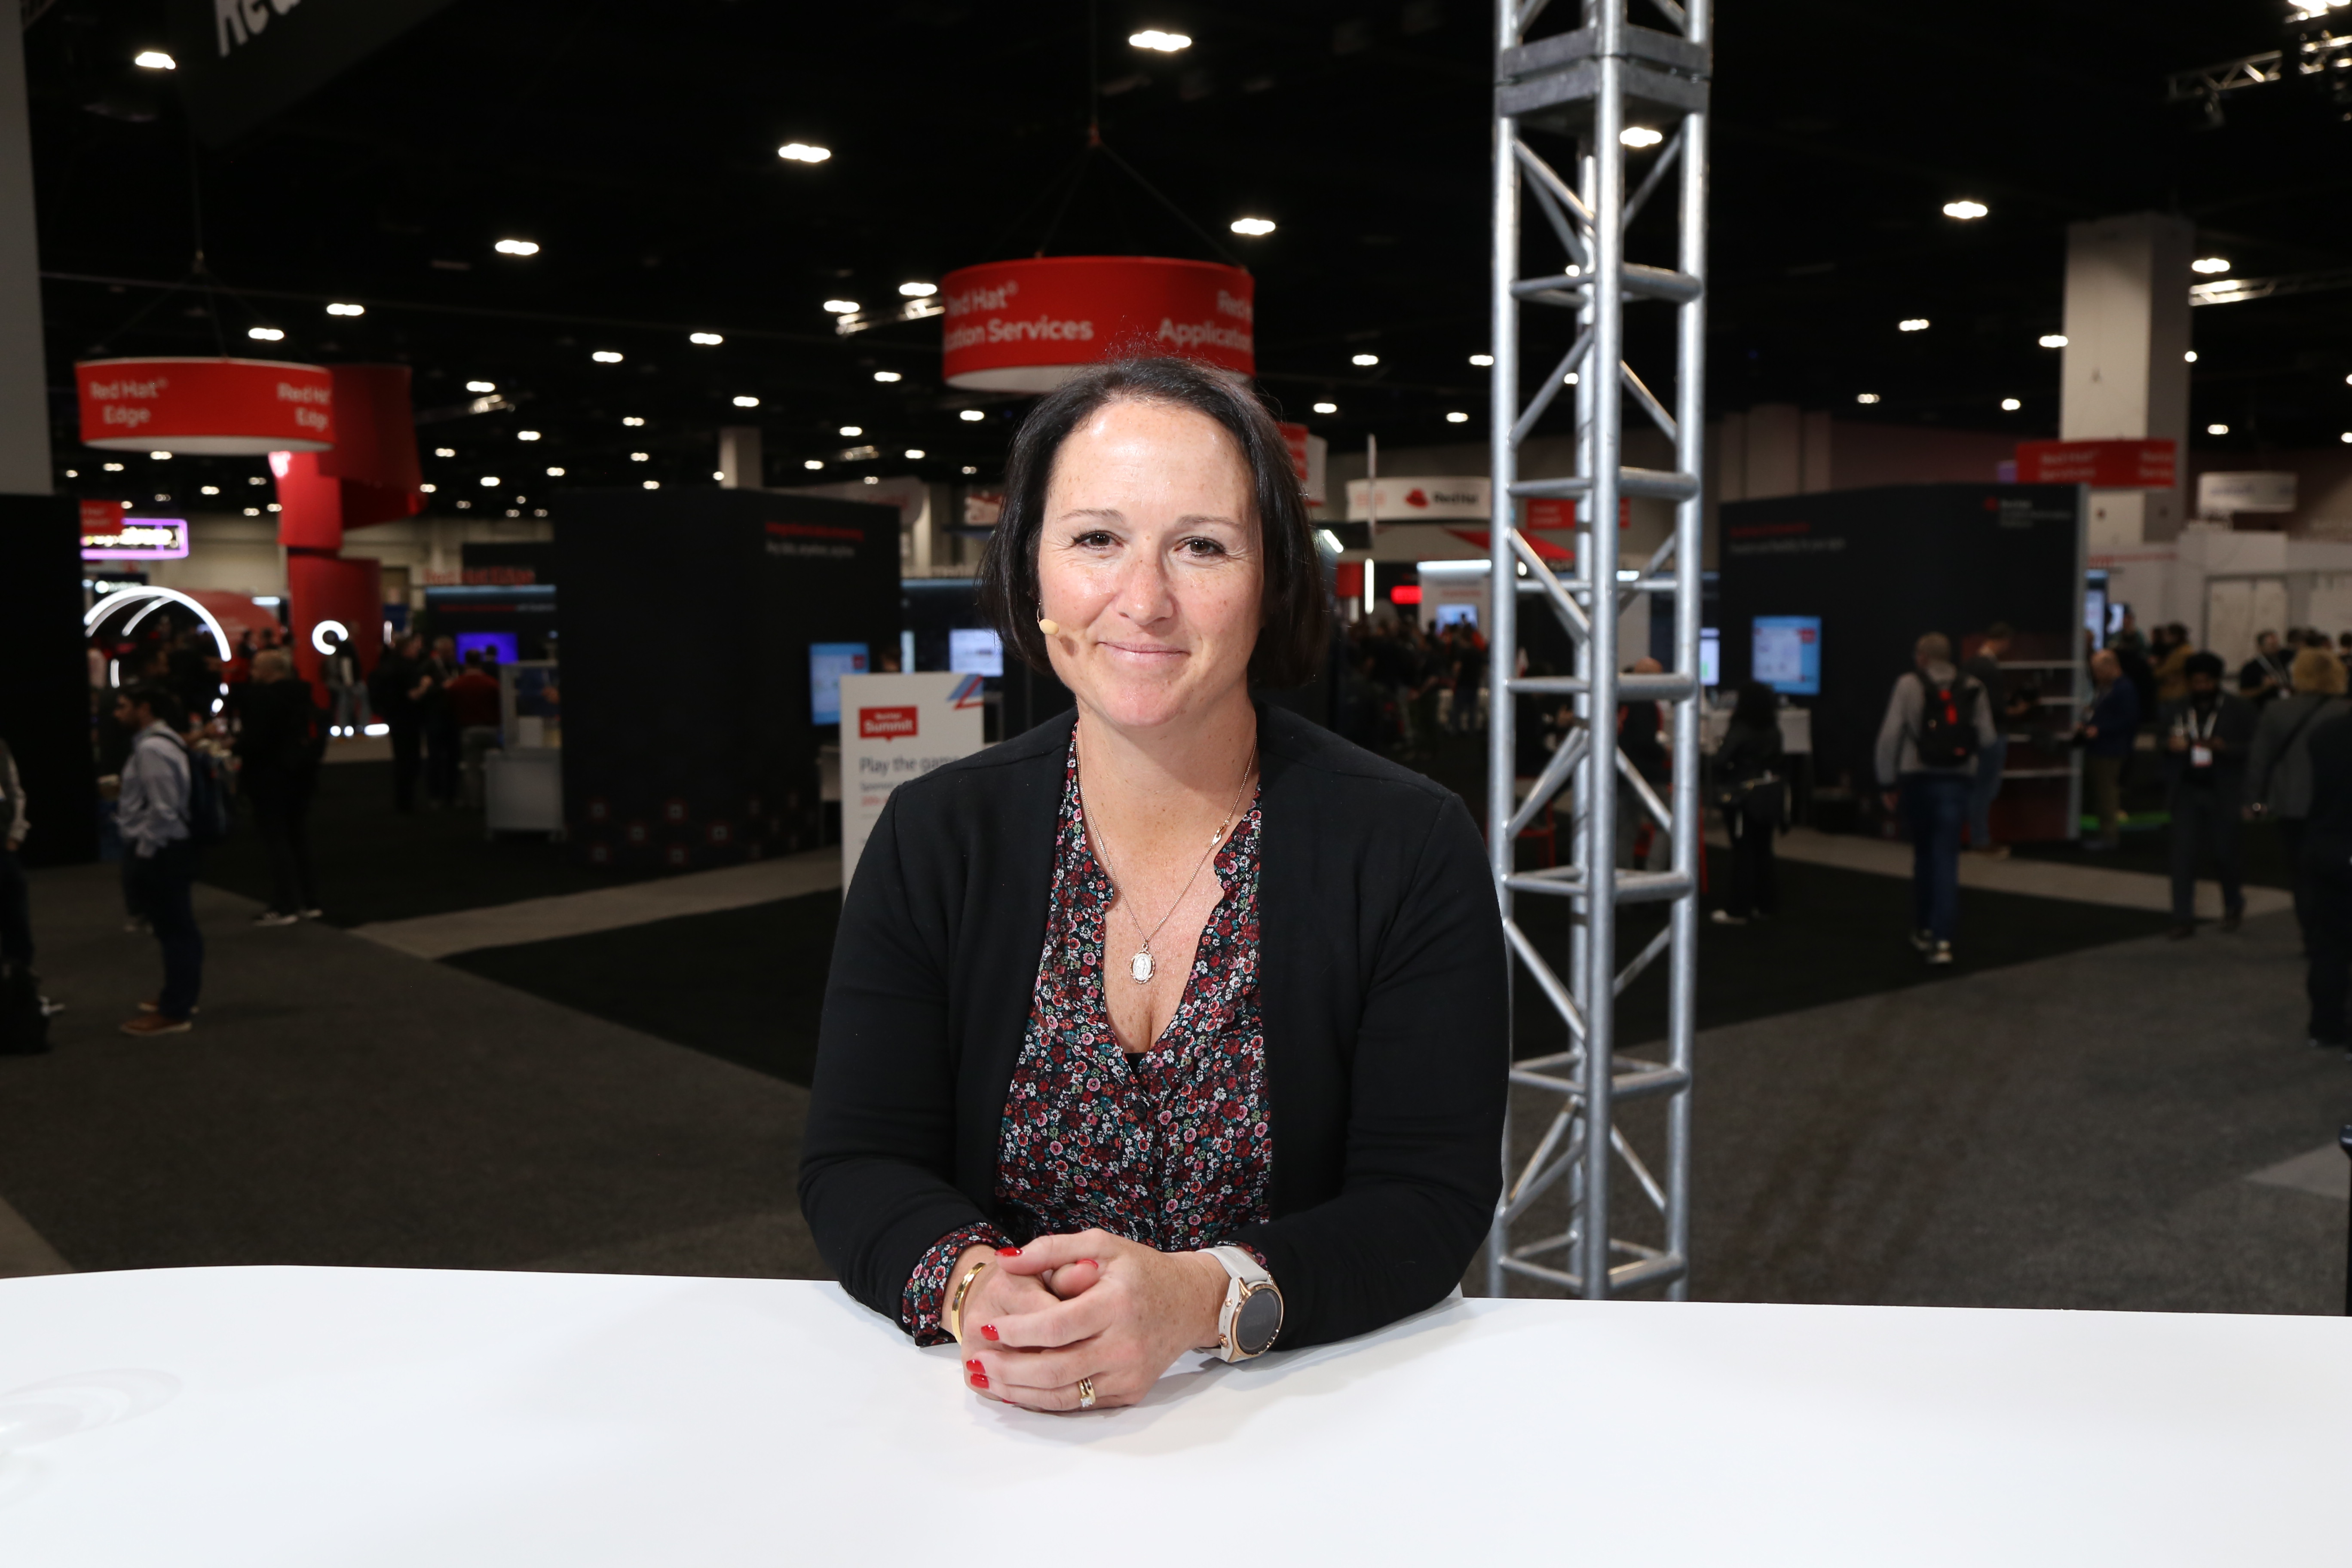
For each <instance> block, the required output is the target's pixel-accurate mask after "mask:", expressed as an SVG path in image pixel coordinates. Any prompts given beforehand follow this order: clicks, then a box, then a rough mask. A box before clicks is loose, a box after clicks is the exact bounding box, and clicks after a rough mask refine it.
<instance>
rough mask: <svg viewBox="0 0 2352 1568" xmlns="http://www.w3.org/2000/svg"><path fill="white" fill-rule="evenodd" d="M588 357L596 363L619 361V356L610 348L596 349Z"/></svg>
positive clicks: (616, 362)
mask: <svg viewBox="0 0 2352 1568" xmlns="http://www.w3.org/2000/svg"><path fill="white" fill-rule="evenodd" d="M588 357H589V358H590V359H593V360H594V361H595V362H596V363H598V364H618V363H621V356H620V355H619V354H618V353H615V352H614V351H613V350H611V349H598V350H597V351H596V352H595V353H592V354H590V355H589V356H588Z"/></svg>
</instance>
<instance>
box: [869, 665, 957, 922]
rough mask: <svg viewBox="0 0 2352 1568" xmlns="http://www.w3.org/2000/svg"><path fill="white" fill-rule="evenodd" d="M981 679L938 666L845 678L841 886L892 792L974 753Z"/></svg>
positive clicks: (879, 818)
mask: <svg viewBox="0 0 2352 1568" xmlns="http://www.w3.org/2000/svg"><path fill="white" fill-rule="evenodd" d="M981 687H982V680H981V678H980V677H979V676H977V675H958V674H954V673H952V672H949V671H938V672H930V673H924V674H919V675H845V676H843V677H842V678H841V888H842V894H843V896H844V897H847V896H848V892H849V879H851V878H852V877H855V876H856V874H857V858H858V857H859V856H860V855H863V854H864V853H865V852H866V835H868V834H870V833H872V832H873V831H874V825H875V824H876V823H877V822H878V821H880V820H881V817H882V806H883V804H884V803H885V802H886V801H887V800H888V799H889V798H890V792H891V791H892V790H894V789H897V788H898V786H899V785H900V784H905V783H906V782H907V781H908V779H919V778H921V777H922V776H923V775H924V774H925V773H929V772H930V771H931V770H932V769H933V768H937V767H944V766H945V765H946V764H948V763H951V762H954V761H955V760H956V759H957V758H958V757H968V756H970V755H971V753H972V752H977V751H979V750H980V749H981V747H982V745H984V744H985V743H986V742H985V741H984V739H983V738H982V726H981V716H982V691H981Z"/></svg>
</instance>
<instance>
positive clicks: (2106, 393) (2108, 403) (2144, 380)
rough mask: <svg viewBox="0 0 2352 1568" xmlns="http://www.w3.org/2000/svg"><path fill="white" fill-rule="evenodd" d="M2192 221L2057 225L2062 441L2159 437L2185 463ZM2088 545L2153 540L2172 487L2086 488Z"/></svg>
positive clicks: (2176, 499) (2170, 529) (2184, 471)
mask: <svg viewBox="0 0 2352 1568" xmlns="http://www.w3.org/2000/svg"><path fill="white" fill-rule="evenodd" d="M2196 244H2197V229H2196V226H2194V225H2192V224H2191V223H2189V221H2188V220H2187V219H2186V218H2180V217H2174V216H2169V215H2168V214H2164V213H2130V214H2126V215H2125V216H2121V217H2106V218H2096V219H2094V220H2092V221H2091V222H2089V223H2076V224H2069V225H2067V226H2066V348H2065V353H2064V358H2063V363H2062V365H2061V369H2060V382H2059V395H2058V438H2059V439H2060V440H2062V441H2119V440H2143V439H2149V438H2158V439H2168V440H2170V441H2171V442H2173V444H2174V450H2175V451H2176V452H2177V453H2178V454H2179V473H2180V475H2181V476H2182V477H2183V478H2184V479H2185V478H2186V477H2187V475H2188V472H2189V284H2190V282H2191V281H2193V279H2192V276H2191V274H2190V273H2189V262H2190V260H2191V259H2193V258H2194V257H2195V255H2196ZM2091 514H2092V523H2091V545H2092V547H2093V548H2094V549H2100V548H2114V547H2116V546H2119V545H2120V546H2128V545H2134V544H2142V543H2152V542H2162V541H2165V540H2168V539H2171V538H2173V537H2174V536H2175V535H2177V534H2178V533H2179V531H2180V521H2181V518H2182V516H2183V515H2184V508H2183V506H2182V502H2181V492H2180V491H2179V489H2169V490H2105V491H2099V492H2096V493H2095V494H2094V495H2093V497H2092V506H2091Z"/></svg>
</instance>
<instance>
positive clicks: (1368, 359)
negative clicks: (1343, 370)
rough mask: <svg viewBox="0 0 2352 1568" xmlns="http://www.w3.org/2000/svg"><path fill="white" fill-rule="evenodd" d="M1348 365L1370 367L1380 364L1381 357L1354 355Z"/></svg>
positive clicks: (1376, 355) (1375, 355)
mask: <svg viewBox="0 0 2352 1568" xmlns="http://www.w3.org/2000/svg"><path fill="white" fill-rule="evenodd" d="M1348 363H1349V364H1354V365H1364V366H1371V365H1376V364H1378V363H1381V356H1380V355H1378V354H1356V355H1354V356H1352V357H1351V358H1350V359H1349V361H1348Z"/></svg>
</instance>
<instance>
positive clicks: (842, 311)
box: [824, 300, 859, 316]
mask: <svg viewBox="0 0 2352 1568" xmlns="http://www.w3.org/2000/svg"><path fill="white" fill-rule="evenodd" d="M824 308H825V309H826V310H831V311H832V312H833V313H834V314H835V315H836V316H854V315H856V314H857V311H858V308H859V307H858V303H857V301H856V300H826V301H825V302H824Z"/></svg>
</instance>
